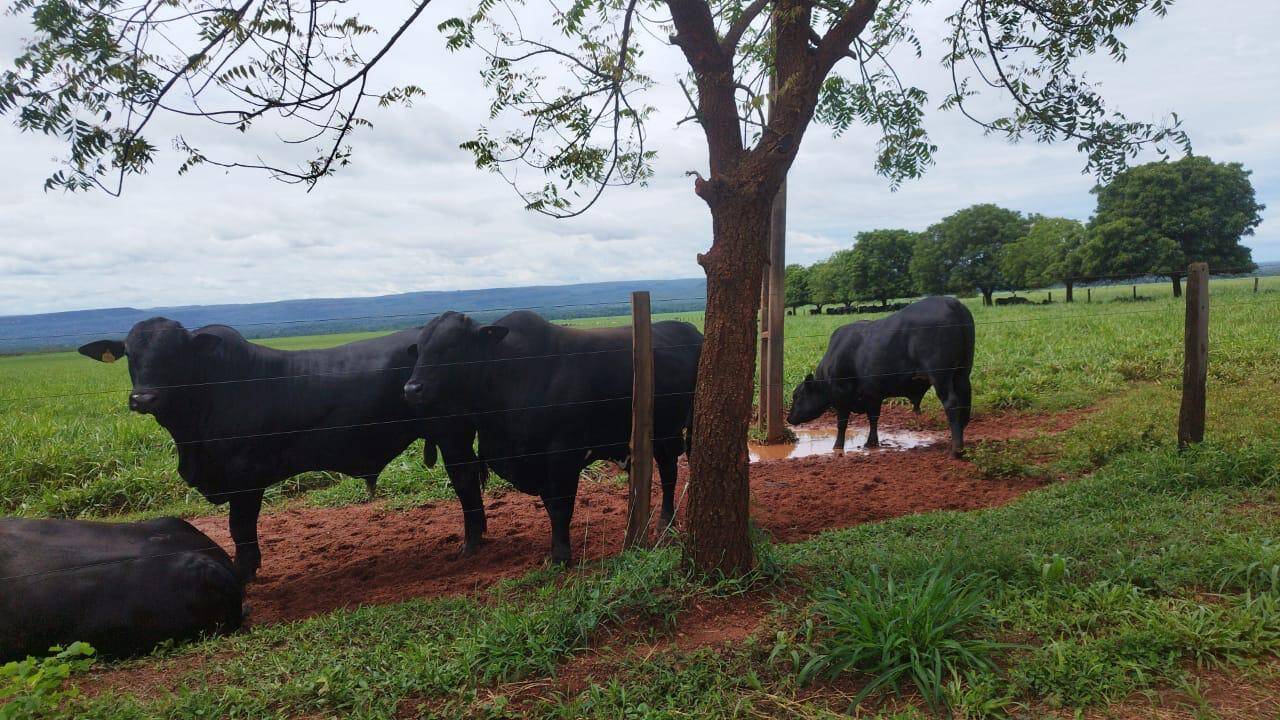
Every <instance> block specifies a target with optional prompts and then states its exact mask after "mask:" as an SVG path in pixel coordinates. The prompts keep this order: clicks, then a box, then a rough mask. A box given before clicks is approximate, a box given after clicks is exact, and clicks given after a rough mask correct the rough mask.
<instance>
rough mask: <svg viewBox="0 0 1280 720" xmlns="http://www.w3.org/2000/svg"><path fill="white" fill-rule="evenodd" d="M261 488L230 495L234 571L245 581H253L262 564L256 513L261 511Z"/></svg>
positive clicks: (229, 523)
mask: <svg viewBox="0 0 1280 720" xmlns="http://www.w3.org/2000/svg"><path fill="white" fill-rule="evenodd" d="M262 492H263V491H262V490H248V491H245V492H237V493H235V494H234V495H232V496H231V516H230V519H229V522H228V525H229V526H230V528H231V539H232V540H233V541H235V544H236V561H235V562H236V573H238V574H239V575H240V580H241V581H242V582H245V583H250V582H253V580H254V578H256V577H257V576H258V567H259V566H261V565H262V552H261V550H260V549H259V547H258V514H259V513H261V512H262Z"/></svg>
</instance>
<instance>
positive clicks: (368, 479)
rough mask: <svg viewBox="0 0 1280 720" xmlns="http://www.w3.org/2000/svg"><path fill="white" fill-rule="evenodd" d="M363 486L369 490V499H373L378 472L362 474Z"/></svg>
mask: <svg viewBox="0 0 1280 720" xmlns="http://www.w3.org/2000/svg"><path fill="white" fill-rule="evenodd" d="M363 480H364V486H365V488H366V489H368V491H369V500H373V499H374V497H375V496H377V494H378V474H377V473H374V474H372V475H365V476H363Z"/></svg>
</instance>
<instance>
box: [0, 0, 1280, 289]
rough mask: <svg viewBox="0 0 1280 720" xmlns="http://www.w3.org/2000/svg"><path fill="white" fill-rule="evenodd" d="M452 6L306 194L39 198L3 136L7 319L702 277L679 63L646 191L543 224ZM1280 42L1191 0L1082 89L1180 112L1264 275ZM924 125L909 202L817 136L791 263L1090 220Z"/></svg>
mask: <svg viewBox="0 0 1280 720" xmlns="http://www.w3.org/2000/svg"><path fill="white" fill-rule="evenodd" d="M952 4H953V3H951V2H937V3H935V7H933V8H931V9H929V10H928V11H927V12H925V13H922V14H921V15H920V17H919V22H918V28H919V31H920V32H921V34H922V36H923V37H925V38H937V37H939V36H940V35H941V32H942V25H941V22H940V16H941V15H942V14H943V12H944V11H946V10H948V9H950V6H951V5H952ZM357 5H359V3H357ZM438 5H439V7H438V8H437V9H436V11H435V12H434V13H430V12H429V13H428V15H429V17H426V18H424V20H423V21H422V22H420V23H419V24H418V27H416V28H415V29H414V30H412V31H411V33H410V34H409V35H408V36H406V38H405V39H404V41H402V43H401V44H400V46H399V47H398V49H397V50H396V51H394V53H393V55H392V56H390V57H389V59H388V60H387V61H386V62H385V67H383V66H380V67H379V71H380V72H379V74H378V75H376V76H375V78H374V80H375V81H376V82H378V83H381V84H382V85H383V86H385V85H388V84H393V83H404V82H413V83H417V84H419V85H421V86H423V87H424V88H425V89H426V91H427V96H426V98H425V99H424V100H422V101H419V102H418V103H416V105H415V106H414V107H413V108H411V109H395V110H388V111H379V112H375V113H371V114H369V115H368V117H369V119H370V120H372V121H373V123H374V125H375V127H374V128H373V129H370V130H362V131H361V133H360V134H359V135H358V136H357V138H356V141H355V146H356V147H355V150H356V155H355V158H354V165H353V166H352V167H351V168H349V169H347V170H345V171H343V172H342V173H341V174H339V175H338V176H337V177H336V178H332V179H329V180H326V181H325V182H324V183H322V184H321V185H320V186H319V187H318V188H316V189H315V190H314V191H313V192H311V193H306V192H304V191H303V190H302V189H300V188H298V187H295V186H286V185H281V184H277V183H274V182H272V181H270V180H269V179H267V178H266V177H264V176H262V175H258V174H255V173H252V172H250V171H237V172H233V173H231V174H229V175H228V174H226V173H224V172H223V171H221V170H216V169H212V168H204V169H198V170H197V171H195V172H193V173H191V174H189V175H186V176H183V177H178V176H177V173H176V169H177V164H178V163H179V162H180V158H178V157H176V156H175V155H174V154H173V153H166V154H163V155H162V156H161V157H160V159H159V162H158V163H157V164H156V166H155V168H154V170H153V171H152V173H151V174H150V175H149V176H147V177H143V178H135V179H133V180H131V181H130V182H129V184H128V185H127V186H126V191H125V194H124V197H122V198H111V197H108V196H105V195H95V194H77V195H65V194H61V193H45V192H44V191H43V190H42V189H41V185H42V182H43V180H44V178H45V177H47V176H48V174H49V173H51V172H52V171H53V170H54V169H56V166H55V164H54V162H53V158H54V157H55V156H56V155H58V154H59V153H60V152H61V151H62V147H61V145H60V144H59V143H57V142H55V141H51V140H48V139H45V138H40V137H35V136H31V135H24V134H21V133H19V132H18V131H17V130H16V129H15V128H13V127H12V126H11V125H10V124H9V123H7V122H4V123H0V158H3V159H4V166H5V172H4V179H3V181H0V314H21V313H34V312H49V311H60V310H69V309H78V308H91V307H113V306H124V305H129V306H134V307H151V306H159V305H175V304H195V303H214V302H253V301H262V300H277V299H285V298H303V297H338V296H350V295H378V294H386V293H396V292H408V291H414V290H448V289H470V288H483V287H495V286H509V285H532V284H559V283H572V282H586V281H593V280H622V279H636V278H676V277H695V276H699V275H700V274H701V271H700V268H699V267H698V266H697V264H696V263H695V261H694V256H695V254H696V253H698V252H700V251H702V250H704V249H705V248H706V247H707V245H708V244H709V241H710V239H709V231H710V218H709V215H708V213H707V210H706V207H705V205H704V204H703V203H702V201H701V200H699V199H698V198H696V197H695V196H694V195H693V193H692V191H691V186H690V182H689V180H688V179H687V178H686V177H685V176H684V172H685V171H686V170H692V169H699V170H701V169H703V168H705V164H706V159H705V153H706V151H705V146H704V145H703V143H702V138H701V135H700V133H699V131H698V130H697V129H696V128H694V127H693V125H692V124H691V123H687V124H685V125H684V126H682V127H679V128H677V127H676V121H677V120H678V119H679V118H680V117H681V112H680V111H681V110H682V109H683V108H682V103H683V101H682V100H680V96H679V95H678V91H677V90H676V89H675V84H674V80H675V78H676V77H678V75H679V73H680V71H681V68H680V63H679V57H678V56H676V55H675V54H674V53H672V52H671V51H670V49H665V48H661V47H652V48H651V50H650V53H649V54H648V55H646V62H649V63H650V64H649V65H648V66H647V70H648V71H649V74H650V75H652V76H653V77H655V78H656V79H657V80H658V81H659V82H660V83H661V84H662V85H661V87H660V88H659V89H658V90H657V91H655V93H654V94H653V95H652V97H651V98H650V101H651V102H653V103H654V104H656V105H658V106H659V107H661V108H665V109H667V110H669V111H668V112H661V113H659V114H658V115H656V116H655V117H654V119H653V120H652V122H651V124H650V126H649V129H650V133H651V141H652V144H653V146H654V147H656V148H657V149H658V151H659V159H658V162H657V167H656V170H657V174H656V177H655V178H654V179H653V181H652V182H651V183H650V185H649V186H648V187H643V188H642V187H631V188H621V189H615V190H611V191H609V192H608V193H607V194H606V198H605V200H604V201H603V202H601V203H600V204H599V205H598V206H596V207H595V208H594V209H592V210H591V211H590V212H588V213H587V214H586V215H585V216H583V217H580V218H577V219H573V220H567V221H561V220H552V219H549V218H545V217H542V216H539V215H536V214H533V213H530V212H527V211H525V210H523V209H522V208H521V203H520V202H519V201H518V200H517V198H516V197H515V196H514V195H513V194H512V192H511V190H510V188H508V187H507V185H505V184H504V183H503V181H502V180H501V179H500V178H498V177H496V176H493V175H490V174H488V173H484V172H481V171H478V170H476V169H475V168H474V166H473V165H472V163H471V160H470V156H469V155H468V154H467V153H466V152H464V151H462V150H459V149H458V143H459V142H461V141H463V140H466V139H467V138H468V137H470V136H471V134H472V133H473V132H474V129H475V128H476V126H477V125H478V124H479V123H480V122H481V121H482V120H483V118H484V109H485V103H486V102H487V99H486V96H485V93H484V91H483V90H482V89H481V88H480V86H479V83H478V81H477V79H476V70H477V68H478V66H479V63H478V58H476V57H475V56H474V55H453V54H449V53H446V52H444V50H443V49H442V42H441V39H440V35H439V34H438V33H437V32H436V30H435V25H436V24H437V22H439V21H440V20H441V19H443V18H444V17H447V16H448V15H449V14H452V13H457V12H458V11H459V9H458V8H457V7H453V6H450V5H448V4H445V3H443V2H441V3H439V4H438ZM366 6H367V7H369V8H374V7H375V6H376V7H377V11H373V12H380V11H384V10H387V9H388V8H392V7H393V6H392V4H389V3H384V2H382V1H381V0H379V2H376V3H375V2H367V3H366ZM394 6H395V7H399V6H400V3H395V4H394ZM26 32H27V29H26V28H25V27H24V25H23V24H22V22H21V20H20V19H17V18H13V17H12V16H7V15H6V16H0V63H3V64H7V63H8V62H10V61H11V59H12V57H13V56H14V54H15V51H16V48H18V47H19V42H20V38H21V37H23V35H24V34H25V33H26ZM1276 37H1280V12H1276V10H1275V7H1274V4H1273V3H1272V2H1271V1H1270V0H1221V1H1220V2H1204V1H1203V0H1182V2H1179V3H1177V4H1175V5H1174V7H1173V8H1172V10H1171V11H1170V13H1169V16H1168V17H1167V18H1165V19H1163V20H1158V19H1150V20H1147V21H1145V23H1144V24H1141V25H1139V26H1137V27H1135V28H1133V29H1132V30H1131V31H1130V32H1129V33H1128V34H1127V35H1126V39H1127V40H1128V42H1129V45H1130V53H1129V62H1128V63H1127V64H1125V65H1123V66H1118V67H1117V66H1111V65H1109V64H1106V63H1098V64H1097V67H1096V68H1094V69H1093V71H1092V72H1091V75H1090V77H1091V78H1092V79H1094V80H1100V81H1102V82H1103V88H1104V91H1105V95H1106V96H1107V97H1108V98H1109V99H1110V100H1111V101H1112V102H1113V103H1114V104H1115V105H1116V106H1117V107H1119V108H1121V109H1123V110H1125V111H1126V112H1127V113H1128V114H1129V115H1130V116H1131V117H1133V118H1137V119H1151V120H1155V119H1158V118H1160V117H1162V116H1163V115H1165V114H1166V113H1167V112H1168V111H1169V110H1176V111H1177V112H1178V113H1179V115H1180V116H1181V117H1182V118H1183V119H1184V121H1185V125H1186V128H1187V130H1188V131H1189V132H1190V133H1191V136H1192V141H1193V143H1194V146H1195V151H1196V152H1197V153H1198V154H1205V155H1209V156H1210V157H1212V158H1213V159H1215V160H1219V161H1239V162H1241V163H1244V165H1245V166H1246V167H1248V168H1249V169H1251V170H1253V183H1254V186H1255V188H1256V189H1257V192H1258V196H1259V200H1260V201H1261V202H1263V203H1265V204H1267V205H1270V206H1271V209H1269V210H1268V211H1267V212H1266V213H1264V217H1266V218H1268V220H1265V221H1264V223H1263V224H1262V226H1261V227H1260V228H1259V229H1258V231H1257V235H1256V236H1255V237H1252V238H1247V239H1246V244H1247V245H1249V246H1250V247H1252V248H1253V250H1254V259H1255V260H1261V261H1266V260H1280V215H1277V213H1280V45H1278V44H1277V43H1276V42H1275V38H1276ZM938 47H939V46H938V45H937V44H936V43H929V44H927V45H926V62H924V63H919V64H914V63H913V64H911V66H910V68H909V69H908V72H909V77H908V79H909V80H910V81H912V82H914V83H916V84H919V85H921V86H922V87H924V88H926V89H927V90H929V91H930V92H931V105H932V106H934V107H936V104H937V102H938V101H940V100H941V98H942V96H943V92H944V89H945V83H946V81H947V78H946V76H945V75H944V71H943V70H942V68H941V67H940V66H939V65H938V59H939V57H938V56H939V53H938V52H937V49H938ZM927 127H928V129H929V131H930V133H931V135H932V136H933V138H934V140H935V142H937V144H938V145H939V146H940V151H939V153H938V155H937V165H936V166H935V167H933V168H932V169H930V170H929V172H928V174H927V176H926V177H925V178H924V179H922V180H916V181H910V182H908V183H906V184H905V185H904V187H903V188H902V189H900V190H899V191H897V192H890V190H889V188H888V184H887V182H886V181H885V180H884V179H882V178H880V177H878V176H877V175H875V173H874V171H873V169H872V166H873V161H874V144H875V138H874V135H873V134H871V133H866V132H860V131H859V129H858V128H854V129H852V130H851V131H850V132H849V133H847V134H846V135H845V136H844V137H841V138H832V137H831V134H830V133H829V132H827V131H826V130H825V129H823V128H818V127H815V128H814V129H813V130H811V131H810V133H809V134H808V136H807V137H806V139H805V147H804V148H803V150H802V152H801V157H800V159H799V160H798V161H797V163H796V166H795V168H794V170H793V172H792V174H791V179H790V206H789V211H788V222H789V236H788V250H787V252H788V260H790V261H792V262H805V263H808V262H812V261H814V260H817V259H820V258H822V257H825V256H826V255H828V254H829V253H830V252H831V251H833V250H836V249H838V248H842V247H846V246H848V245H850V244H851V242H852V238H853V236H854V235H855V234H856V233H857V232H859V231H861V230H867V229H872V228H878V227H906V228H910V229H922V228H924V227H925V226H927V225H928V224H930V223H931V222H933V221H935V220H937V219H938V218H939V217H941V216H943V215H946V214H948V213H950V212H952V211H954V210H956V209H959V208H962V207H965V206H968V205H971V204H973V203H978V202H995V203H999V204H1001V205H1004V206H1007V207H1011V208H1015V209H1018V210H1022V211H1026V212H1040V213H1047V214H1054V215H1065V216H1069V217H1075V218H1079V219H1082V220H1083V219H1087V218H1088V216H1089V214H1090V213H1091V212H1092V210H1093V198H1092V196H1091V195H1090V194H1089V188H1090V187H1091V186H1092V184H1093V181H1092V179H1091V178H1090V177H1088V176H1085V175H1082V174H1081V169H1082V167H1083V164H1084V161H1083V159H1082V158H1081V157H1080V156H1079V155H1078V154H1077V153H1076V152H1075V150H1074V148H1073V147H1071V146H1069V145H1061V146H1045V145H1037V144H1024V145H1008V144H1006V143H1005V142H1003V141H1001V140H997V139H993V138H984V137H983V136H982V134H981V133H980V132H979V131H978V130H977V129H976V128H975V127H974V126H972V125H970V124H969V123H968V121H966V120H964V119H963V118H961V117H960V116H959V115H956V114H954V113H943V112H940V111H933V112H931V113H930V115H929V118H928V121H927ZM201 130H202V128H200V127H199V126H197V127H192V126H189V125H185V126H184V125H180V124H176V123H173V122H168V121H166V124H164V125H162V126H161V128H160V130H159V131H157V132H154V133H153V134H152V140H153V142H156V144H158V145H167V144H168V141H169V140H170V139H171V137H172V135H174V134H176V133H177V132H183V133H184V134H186V135H188V136H192V135H198V133H199V132H200V131H201ZM240 142H242V143H243V144H242V146H241V147H239V148H236V147H231V148H229V149H230V150H236V149H240V150H243V151H244V153H245V154H247V155H248V156H249V157H252V155H253V154H256V153H259V152H272V151H273V150H275V149H276V148H277V144H276V143H274V142H273V141H272V138H271V137H269V136H267V137H263V136H258V137H254V138H247V139H245V140H243V141H240ZM224 149H226V148H225V146H224Z"/></svg>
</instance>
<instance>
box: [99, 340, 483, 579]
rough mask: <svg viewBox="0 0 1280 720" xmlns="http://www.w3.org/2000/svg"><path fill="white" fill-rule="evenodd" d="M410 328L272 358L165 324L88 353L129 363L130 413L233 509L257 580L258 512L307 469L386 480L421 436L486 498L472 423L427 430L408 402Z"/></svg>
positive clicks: (186, 472)
mask: <svg viewBox="0 0 1280 720" xmlns="http://www.w3.org/2000/svg"><path fill="white" fill-rule="evenodd" d="M417 336H418V330H417V329H412V330H404V331H401V332H398V333H394V334H391V335H385V336H382V337H378V338H373V339H371V340H361V341H358V342H353V343H348V344H346V345H340V346H338V347H334V348H329V349H325V350H295V351H285V350H275V349H272V348H268V347H264V346H262V345H256V344H254V343H251V342H249V341H247V340H245V339H244V337H242V336H241V335H240V333H238V332H236V331H235V330H233V329H231V328H229V327H226V326H224V325H210V326H208V327H203V328H200V329H198V330H195V331H193V332H188V331H187V330H186V328H184V327H182V325H180V324H179V323H177V322H174V321H172V320H167V319H164V318H153V319H151V320H145V321H143V322H140V323H138V324H137V325H134V326H133V329H132V330H130V331H129V334H128V336H126V337H125V339H124V341H123V342H121V341H118V340H98V341H96V342H92V343H89V344H87V345H85V346H83V347H81V348H80V353H81V354H82V355H85V356H87V357H90V358H93V359H94V360H101V361H103V362H114V361H115V360H116V359H118V358H121V357H124V358H128V361H129V377H130V379H131V380H132V381H133V391H132V393H130V395H129V408H130V409H131V410H133V411H134V412H138V413H143V414H148V415H152V416H154V417H155V419H156V421H157V422H159V423H160V425H161V426H163V427H164V428H165V429H166V430H168V431H169V434H170V435H171V436H172V437H173V441H174V443H175V444H176V445H177V449H178V473H179V474H180V475H181V476H182V479H183V480H185V481H186V482H187V484H189V485H190V486H192V487H194V488H195V489H197V490H199V491H200V494H202V495H204V497H205V498H206V499H207V500H209V502H212V503H214V504H215V505H221V504H223V503H229V504H230V518H229V524H230V528H231V537H232V539H233V540H235V543H236V567H237V569H238V570H239V571H240V573H241V577H242V578H243V579H244V580H245V581H246V582H248V581H250V580H252V579H253V578H254V577H255V576H256V573H257V570H258V567H259V565H260V564H261V553H260V552H259V548H258V514H259V512H260V510H261V508H262V495H263V492H264V491H265V490H266V489H267V487H269V486H271V485H274V484H275V483H278V482H282V481H284V480H287V479H289V478H291V477H293V476H295V475H298V474H300V473H304V472H310V471H329V472H339V473H344V474H346V475H350V476H353V477H358V478H363V479H364V480H365V482H366V483H367V484H368V485H369V490H370V492H371V493H372V491H373V489H374V486H375V483H376V482H377V478H378V475H379V474H380V473H381V472H382V470H383V468H385V467H386V466H387V464H388V463H390V462H391V461H392V460H393V459H394V458H395V457H396V456H397V455H399V454H400V453H402V452H404V450H405V448H407V447H408V446H409V445H410V444H411V443H412V442H413V441H414V440H416V439H418V438H425V439H426V452H425V457H424V459H425V460H426V461H427V464H428V465H434V464H435V458H436V451H437V448H438V449H439V452H440V454H442V455H443V456H444V461H445V467H446V469H447V470H448V471H449V478H450V481H451V482H452V483H453V486H454V489H455V490H456V491H457V492H458V494H459V497H460V498H462V499H463V501H464V502H466V501H467V499H468V498H470V497H471V496H472V495H473V494H474V495H478V494H479V488H480V481H481V478H480V475H481V474H482V473H483V467H482V466H481V465H480V464H479V463H477V462H475V459H476V458H475V453H474V450H473V442H474V438H475V435H474V432H473V431H471V430H470V429H469V428H468V427H467V424H466V421H465V420H459V421H455V422H450V423H449V424H448V425H444V424H439V425H437V426H434V427H432V426H430V424H429V423H428V422H426V421H424V420H423V419H421V418H420V417H418V415H417V414H416V413H414V412H413V410H412V409H411V408H410V407H409V406H408V405H407V404H406V403H405V401H404V397H403V392H404V390H403V389H404V383H405V381H406V380H408V379H409V373H410V371H411V370H412V365H413V361H412V358H410V357H409V356H408V355H406V354H405V347H406V346H408V345H410V344H412V343H413V342H414V340H416V339H417Z"/></svg>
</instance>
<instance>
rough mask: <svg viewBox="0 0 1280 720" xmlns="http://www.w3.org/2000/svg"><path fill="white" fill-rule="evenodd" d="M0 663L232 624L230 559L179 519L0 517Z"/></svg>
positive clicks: (128, 648) (125, 650) (145, 645)
mask: <svg viewBox="0 0 1280 720" xmlns="http://www.w3.org/2000/svg"><path fill="white" fill-rule="evenodd" d="M0 583H3V585H2V586H0V663H3V662H7V661H9V660H16V659H21V658H23V657H25V656H27V655H37V656H42V655H44V654H45V653H46V652H47V651H48V650H49V647H50V646H52V645H65V644H67V643H70V642H73V641H77V640H81V641H84V642H87V643H89V644H90V645H92V646H93V647H94V648H95V649H97V650H98V651H99V652H101V653H103V654H107V655H127V654H132V653H137V652H146V651H148V650H150V649H151V648H153V647H154V646H155V645H156V643H158V642H161V641H163V640H170V639H173V640H181V639H187V638H192V637H195V636H197V635H200V634H202V633H212V632H219V631H232V630H235V629H237V628H239V627H240V622H241V619H242V612H241V607H242V602H243V598H244V595H243V589H242V586H241V584H240V581H239V578H238V577H237V576H236V572H235V569H234V567H232V564H231V558H229V557H227V554H226V553H225V552H223V550H222V548H220V547H218V545H217V543H215V542H214V541H213V540H211V539H209V537H208V536H206V535H205V534H204V533H201V532H200V531H199V530H196V529H195V528H194V527H192V526H191V525H189V524H187V523H186V522H184V521H182V520H179V519H177V518H162V519H159V520H148V521H146V522H140V523H96V522H84V521H78V520H22V519H17V518H4V519H0Z"/></svg>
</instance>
